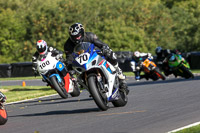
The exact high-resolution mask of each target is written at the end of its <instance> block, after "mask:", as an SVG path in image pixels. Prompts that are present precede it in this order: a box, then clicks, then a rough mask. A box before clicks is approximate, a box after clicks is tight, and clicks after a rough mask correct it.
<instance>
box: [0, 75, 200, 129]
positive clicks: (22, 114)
mask: <svg viewBox="0 0 200 133" xmlns="http://www.w3.org/2000/svg"><path fill="white" fill-rule="evenodd" d="M127 81H128V86H129V89H130V93H129V95H128V99H129V101H128V103H127V105H126V106H125V107H120V108H114V107H113V106H112V104H110V108H109V109H108V110H107V111H100V110H99V109H98V108H97V106H96V104H95V103H94V101H93V100H92V98H90V97H89V94H88V92H87V91H83V92H82V93H81V95H80V96H79V97H69V98H68V99H61V98H60V97H59V96H58V95H55V96H50V97H46V98H39V99H35V100H31V101H27V102H21V103H15V104H8V105H6V108H7V112H8V121H7V123H6V124H5V125H3V126H0V133H55V132H56V133H166V132H168V131H171V130H174V129H177V128H180V127H183V126H186V125H189V124H192V123H195V122H198V121H200V77H199V76H196V77H195V78H194V79H183V78H167V79H166V80H165V81H162V80H158V81H151V80H150V81H146V80H142V81H139V82H136V81H134V79H133V78H128V80H127Z"/></svg>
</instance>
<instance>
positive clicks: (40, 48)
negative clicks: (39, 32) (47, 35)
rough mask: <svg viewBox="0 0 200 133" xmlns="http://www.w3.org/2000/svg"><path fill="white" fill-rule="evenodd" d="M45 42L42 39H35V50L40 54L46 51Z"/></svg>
mask: <svg viewBox="0 0 200 133" xmlns="http://www.w3.org/2000/svg"><path fill="white" fill-rule="evenodd" d="M47 49H48V46H47V43H46V42H45V41H44V40H39V41H37V51H38V53H39V54H40V55H45V54H46V53H47Z"/></svg>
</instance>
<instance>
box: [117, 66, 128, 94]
mask: <svg viewBox="0 0 200 133" xmlns="http://www.w3.org/2000/svg"><path fill="white" fill-rule="evenodd" d="M114 67H115V69H116V72H117V76H118V78H119V86H120V88H121V89H124V90H125V92H126V94H127V95H128V93H129V90H128V86H127V82H126V80H125V79H126V76H125V75H123V73H122V70H121V69H120V68H119V66H118V64H117V65H115V66H114Z"/></svg>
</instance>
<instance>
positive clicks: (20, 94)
mask: <svg viewBox="0 0 200 133" xmlns="http://www.w3.org/2000/svg"><path fill="white" fill-rule="evenodd" d="M0 91H1V92H3V93H4V94H5V95H6V97H7V100H6V103H10V102H16V101H21V100H26V99H32V98H37V97H41V96H46V95H51V94H56V91H55V90H54V89H52V88H50V87H48V86H25V87H23V86H1V87H0Z"/></svg>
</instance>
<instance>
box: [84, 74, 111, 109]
mask: <svg viewBox="0 0 200 133" xmlns="http://www.w3.org/2000/svg"><path fill="white" fill-rule="evenodd" d="M88 87H89V91H90V94H91V96H92V97H93V99H94V101H95V103H96V105H97V106H98V107H99V108H100V109H101V110H102V111H106V110H107V109H108V101H107V97H106V96H103V95H104V94H103V93H101V91H100V88H99V87H98V85H97V79H96V76H94V75H91V76H89V77H88Z"/></svg>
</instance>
